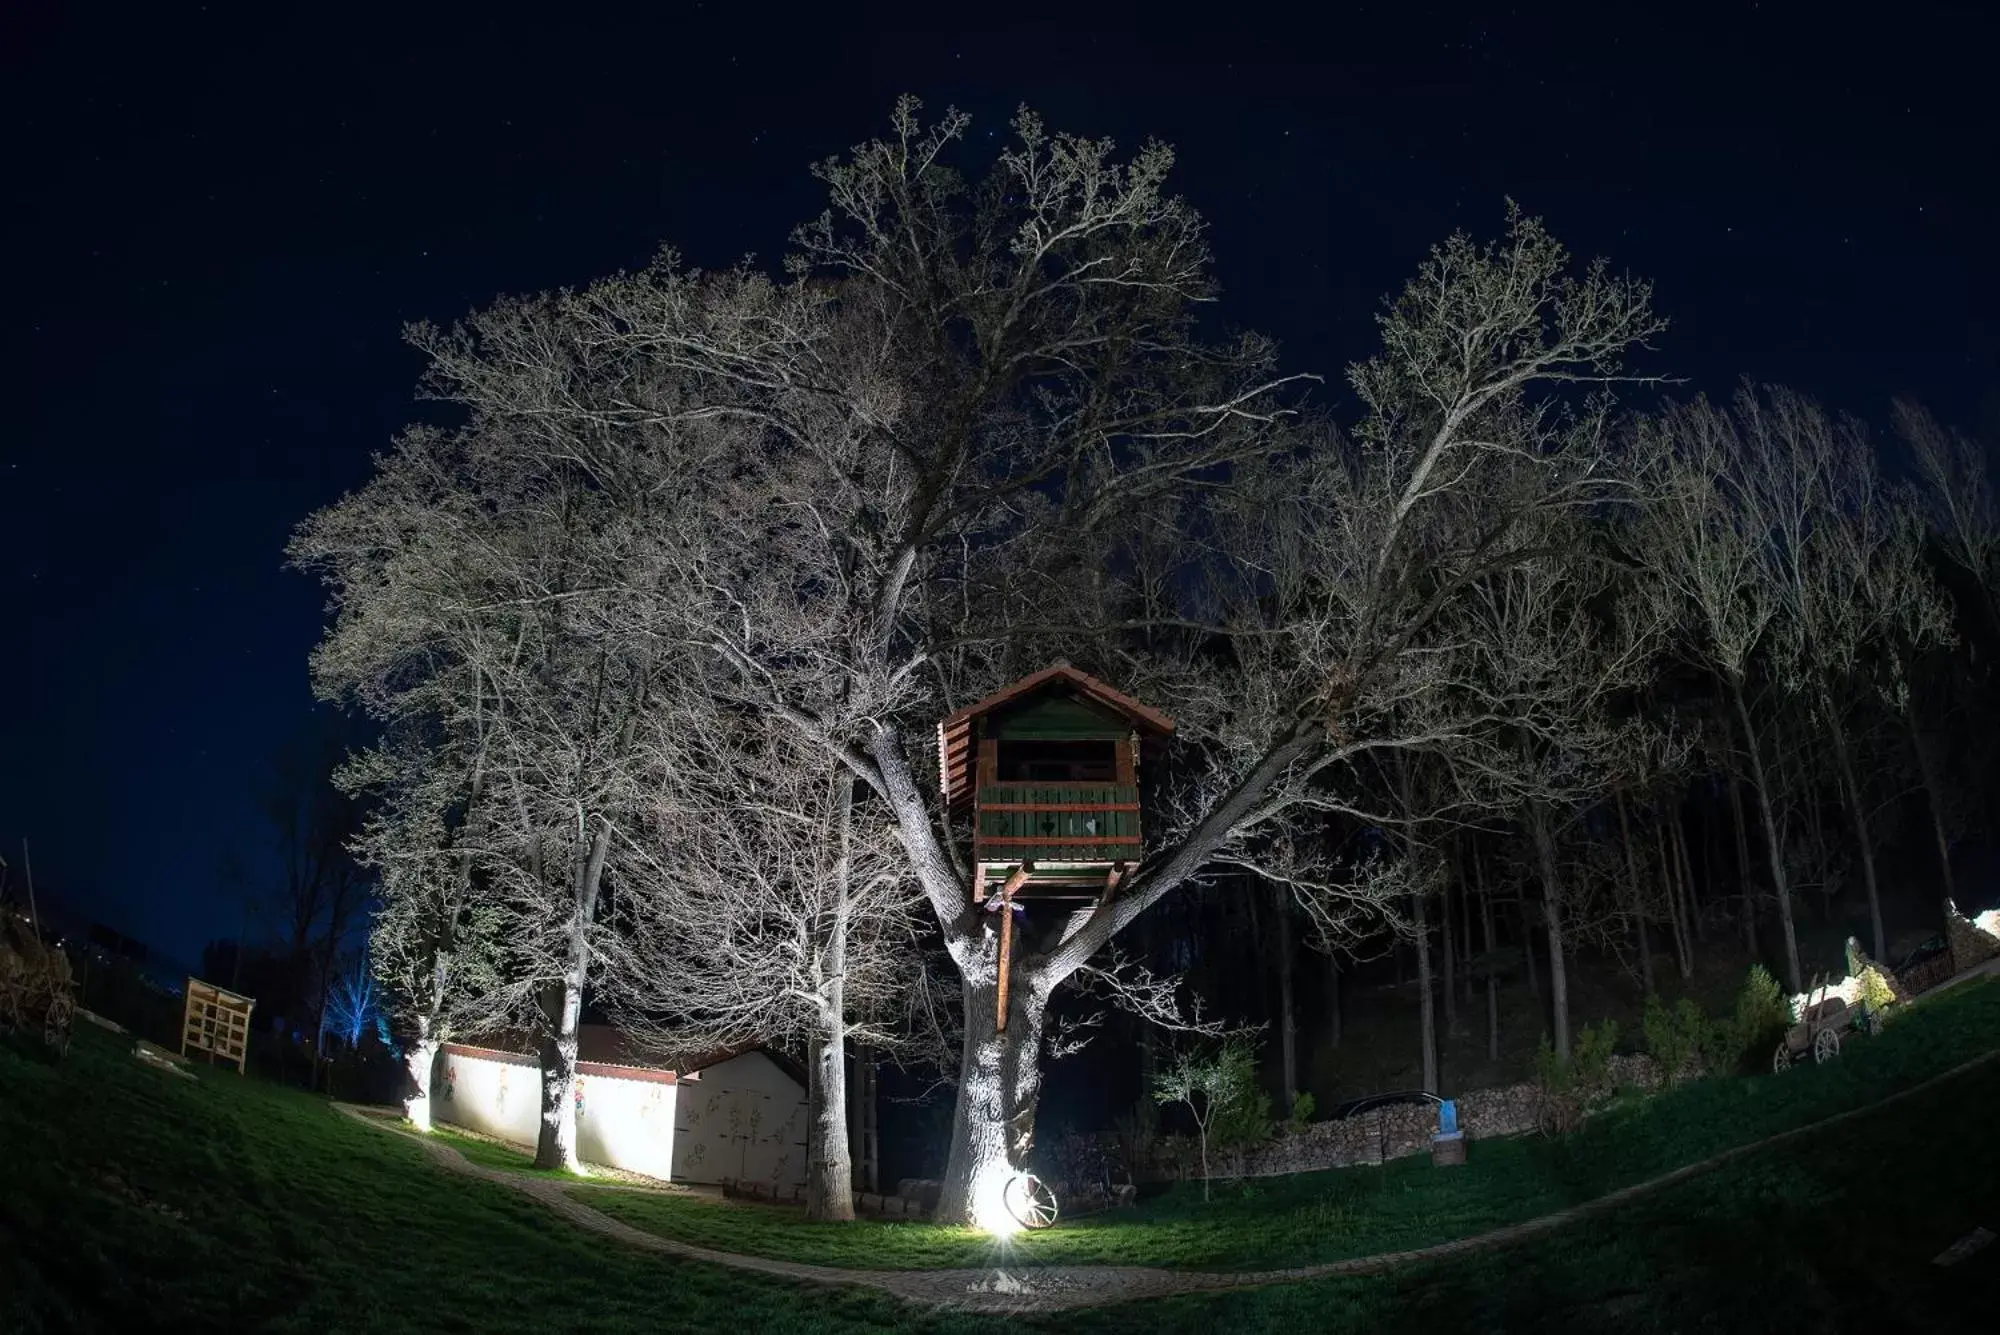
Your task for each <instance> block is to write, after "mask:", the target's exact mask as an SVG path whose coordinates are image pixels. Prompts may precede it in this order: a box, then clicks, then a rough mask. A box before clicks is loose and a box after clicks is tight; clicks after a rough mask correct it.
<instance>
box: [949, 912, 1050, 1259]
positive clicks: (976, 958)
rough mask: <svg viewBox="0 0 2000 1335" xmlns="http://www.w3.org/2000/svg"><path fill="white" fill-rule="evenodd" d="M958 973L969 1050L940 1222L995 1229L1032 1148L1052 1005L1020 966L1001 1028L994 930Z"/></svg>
mask: <svg viewBox="0 0 2000 1335" xmlns="http://www.w3.org/2000/svg"><path fill="white" fill-rule="evenodd" d="M1003 911H1004V910H1003ZM959 972H960V975H961V977H962V979H963V995H964V1000H965V1046H964V1049H963V1056H962V1059H961V1061H960V1064H959V1072H958V1101H957V1104H956V1107H955V1108H954V1110H953V1116H952V1126H951V1146H950V1151H949V1155H948V1158H947V1160H946V1169H945V1177H944V1183H943V1190H942V1192H941V1194H940V1195H939V1198H938V1208H937V1217H938V1218H939V1219H963V1220H967V1221H970V1222H972V1223H975V1224H979V1225H981V1226H985V1227H990V1226H992V1225H994V1224H995V1223H996V1222H1003V1221H1002V1220H1001V1219H1000V1216H999V1215H998V1214H997V1213H996V1212H998V1211H999V1210H1001V1209H1002V1208H1003V1207H1002V1206H1001V1204H1000V1192H1001V1190H1002V1189H1003V1188H1004V1187H1005V1186H1006V1182H1007V1179H1008V1178H1010V1177H1011V1176H1012V1175H1013V1173H1014V1170H1015V1168H1016V1167H1017V1166H1019V1165H1023V1164H1024V1163H1025V1162H1026V1159H1027V1155H1028V1152H1029V1150H1030V1149H1032V1148H1033V1146H1034V1141H1035V1105H1036V1102H1037V1100H1038V1099H1039V1098H1040V1096H1041V1089H1042V1054H1041V1046H1042V1027H1043V1024H1044V1022H1045V1016H1046V1008H1047V1005H1048V997H1047V995H1046V994H1045V993H1044V991H1043V990H1042V988H1041V987H1040V986H1039V985H1038V984H1037V982H1036V980H1035V975H1034V971H1033V970H1032V969H1031V968H1024V967H1023V964H1022V962H1020V961H1019V960H1018V958H1017V962H1016V963H1015V966H1014V968H1013V969H1012V970H1011V973H1012V977H1011V978H1010V979H1009V984H1008V998H1007V1027H1006V1029H1005V1030H1004V1031H1002V1030H1001V1029H1000V1028H999V1010H998V1007H999V1000H1000V987H999V983H1000V936H999V932H998V931H997V930H995V929H994V928H993V927H992V926H988V927H986V928H984V929H983V930H982V931H981V934H980V940H979V941H978V943H977V945H976V946H975V947H974V948H973V949H972V950H969V951H967V952H966V953H965V954H964V955H963V956H961V957H960V962H959Z"/></svg>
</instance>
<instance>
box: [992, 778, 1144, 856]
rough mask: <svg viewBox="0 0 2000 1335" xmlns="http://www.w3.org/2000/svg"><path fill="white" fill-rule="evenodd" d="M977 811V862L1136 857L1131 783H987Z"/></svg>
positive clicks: (1135, 811)
mask: <svg viewBox="0 0 2000 1335" xmlns="http://www.w3.org/2000/svg"><path fill="white" fill-rule="evenodd" d="M977 809H978V826H977V828H976V831H975V833H974V835H973V842H972V849H973V858H974V859H975V860H976V861H978V862H982V863H1004V862H1022V861H1033V862H1035V863H1038V864H1042V865H1047V864H1050V863H1057V864H1060V863H1111V862H1137V861H1138V860H1139V850H1140V838H1139V790H1138V788H1137V787H1136V786H1134V785H1132V784H1118V783H1053V782H1050V783H996V784H987V785H985V786H984V787H982V788H981V789H980V790H979V796H978V807H977Z"/></svg>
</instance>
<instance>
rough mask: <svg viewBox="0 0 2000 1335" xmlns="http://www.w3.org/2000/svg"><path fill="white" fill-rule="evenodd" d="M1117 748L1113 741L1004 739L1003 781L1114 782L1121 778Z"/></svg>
mask: <svg viewBox="0 0 2000 1335" xmlns="http://www.w3.org/2000/svg"><path fill="white" fill-rule="evenodd" d="M1117 746H1118V744H1117V743H1116V742H1114V741H1110V740H1092V741H1077V742H1053V741H1039V740H1037V741H1018V742H1010V741H1004V740H1003V741H1002V742H1001V743H1000V782H1002V783H1113V782H1116V781H1117V778H1118V752H1117Z"/></svg>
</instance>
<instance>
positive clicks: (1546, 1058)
mask: <svg viewBox="0 0 2000 1335" xmlns="http://www.w3.org/2000/svg"><path fill="white" fill-rule="evenodd" d="M1617 1043H1618V1022H1617V1021H1615V1020H1603V1021H1600V1022H1598V1023H1597V1024H1587V1025H1585V1026H1583V1028H1581V1029H1579V1030H1577V1032H1576V1037H1575V1039H1574V1040H1573V1041H1572V1042H1571V1043H1570V1055H1569V1056H1568V1057H1567V1058H1564V1057H1560V1056H1558V1055H1557V1054H1556V1049H1555V1045H1554V1044H1553V1043H1551V1042H1549V1036H1548V1035H1547V1034H1543V1035H1542V1046H1541V1050H1540V1051H1538V1052H1537V1053H1536V1054H1535V1083H1536V1084H1537V1085H1538V1086H1540V1088H1541V1098H1542V1117H1541V1121H1542V1129H1543V1130H1544V1131H1548V1132H1552V1133H1556V1134H1562V1133H1566V1132H1569V1131H1573V1130H1575V1129H1576V1127H1577V1126H1578V1125H1579V1124H1580V1123H1581V1122H1582V1121H1583V1115H1584V1113H1585V1112H1587V1111H1588V1110H1589V1109H1590V1108H1592V1107H1593V1106H1595V1105H1596V1104H1598V1103H1601V1102H1603V1100H1604V1099H1605V1098H1606V1097H1608V1096H1609V1095H1610V1093H1611V1049H1612V1048H1614V1047H1615V1046H1617Z"/></svg>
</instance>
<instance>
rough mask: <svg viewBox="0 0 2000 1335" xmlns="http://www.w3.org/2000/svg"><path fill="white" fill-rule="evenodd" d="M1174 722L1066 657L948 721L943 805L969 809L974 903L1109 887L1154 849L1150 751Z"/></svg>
mask: <svg viewBox="0 0 2000 1335" xmlns="http://www.w3.org/2000/svg"><path fill="white" fill-rule="evenodd" d="M1173 730H1174V724H1173V720H1172V719H1170V718H1168V717H1167V716H1166V715H1164V714H1162V713H1160V712H1159V711H1158V710H1156V709H1150V708H1148V707H1147V706H1145V705H1142V704H1140V703H1139V702H1138V701H1137V700H1134V699H1133V698H1132V697H1131V696H1129V695H1124V694H1122V693H1120V692H1118V691H1115V690H1113V689H1112V688H1111V687H1109V686H1107V685H1105V684H1104V683H1103V682H1101V681H1099V680H1097V678H1095V677H1093V676H1090V675H1089V674H1088V673H1084V672H1079V671H1077V670H1076V669H1075V668H1073V667H1071V666H1070V665H1069V664H1067V663H1057V664H1056V665H1055V666H1053V667H1048V668H1044V669H1043V670H1042V671H1040V672H1037V673H1035V674H1034V675H1033V676H1031V677H1024V678H1022V679H1021V680H1020V681H1017V682H1015V683H1014V684H1013V685H1012V686H1009V687H1007V688H1005V689H1004V690H1000V691H996V692H995V693H994V694H992V695H989V696H987V697H986V698H985V699H984V700H981V701H979V702H978V703H977V704H972V705H967V706H966V707H965V708H964V709H961V710H959V711H958V712H957V713H955V714H953V715H951V716H950V717H949V718H947V719H945V720H943V721H942V722H940V723H939V724H938V761H939V772H940V774H941V776H942V782H943V785H944V800H945V805H946V807H947V808H948V809H950V810H951V811H952V812H953V813H954V814H963V813H966V812H970V814H971V816H972V863H973V877H972V901H973V903H975V904H987V902H988V901H989V900H991V899H992V898H994V897H996V896H997V897H999V898H1000V899H1001V900H1003V901H1010V900H1021V901H1041V900H1078V899H1083V900H1097V899H1101V898H1108V897H1109V896H1110V894H1111V893H1112V892H1113V891H1115V890H1116V889H1117V886H1118V882H1119V880H1120V879H1122V878H1123V877H1124V876H1125V875H1127V874H1128V873H1129V872H1130V870H1131V869H1132V868H1133V867H1135V866H1137V865H1138V862H1139V858H1140V855H1141V854H1142V852H1143V851H1144V848H1145V837H1144V832H1143V826H1142V822H1141V816H1142V814H1143V813H1142V812H1141V810H1140V803H1139V767H1140V764H1141V761H1142V759H1143V758H1144V756H1145V754H1146V752H1147V751H1148V750H1149V749H1151V748H1153V747H1156V746H1157V745H1158V743H1159V741H1160V740H1161V739H1162V738H1164V737H1166V736H1167V735H1168V734H1170V733H1172V732H1173ZM988 907H998V906H997V905H991V904H988Z"/></svg>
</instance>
